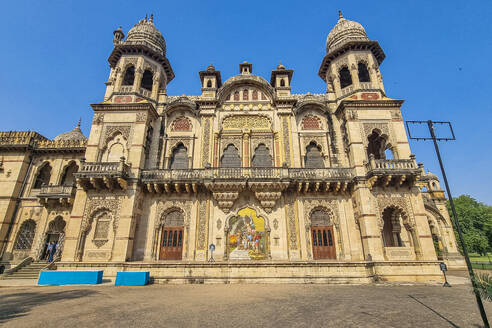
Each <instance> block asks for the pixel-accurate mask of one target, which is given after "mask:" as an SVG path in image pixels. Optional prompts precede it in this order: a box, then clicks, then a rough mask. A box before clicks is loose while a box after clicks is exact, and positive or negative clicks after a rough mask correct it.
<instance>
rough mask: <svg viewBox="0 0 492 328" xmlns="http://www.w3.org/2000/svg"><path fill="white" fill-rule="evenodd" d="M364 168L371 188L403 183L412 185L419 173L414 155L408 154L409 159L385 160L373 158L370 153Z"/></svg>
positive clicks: (395, 185) (397, 185)
mask: <svg viewBox="0 0 492 328" xmlns="http://www.w3.org/2000/svg"><path fill="white" fill-rule="evenodd" d="M366 169H367V178H368V185H369V188H371V189H372V188H374V187H376V186H379V187H388V186H394V187H400V186H403V185H404V184H406V185H407V186H408V187H412V186H413V185H414V184H415V182H416V180H417V179H418V177H419V175H420V173H421V171H420V169H419V168H418V166H417V162H416V160H415V155H410V159H396V160H386V159H374V155H372V154H371V155H370V156H369V162H368V163H366Z"/></svg>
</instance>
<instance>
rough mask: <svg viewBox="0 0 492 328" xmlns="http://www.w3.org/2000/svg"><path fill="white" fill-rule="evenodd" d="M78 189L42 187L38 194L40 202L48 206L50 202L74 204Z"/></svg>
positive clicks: (57, 186) (70, 187)
mask: <svg viewBox="0 0 492 328" xmlns="http://www.w3.org/2000/svg"><path fill="white" fill-rule="evenodd" d="M76 192H77V188H76V187H75V186H63V185H55V186H53V185H50V186H42V187H41V189H40V190H39V193H38V194H37V197H38V198H39V200H40V202H41V203H42V204H43V205H45V206H47V205H49V204H51V203H52V202H50V201H57V202H59V203H61V204H67V203H68V204H72V203H73V199H74V198H75V193H76Z"/></svg>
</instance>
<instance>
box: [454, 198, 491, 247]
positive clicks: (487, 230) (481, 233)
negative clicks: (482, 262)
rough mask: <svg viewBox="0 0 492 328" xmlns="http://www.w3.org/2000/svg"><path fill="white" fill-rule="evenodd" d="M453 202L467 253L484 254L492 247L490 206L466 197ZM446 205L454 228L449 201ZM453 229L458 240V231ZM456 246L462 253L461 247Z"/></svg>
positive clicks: (455, 199)
mask: <svg viewBox="0 0 492 328" xmlns="http://www.w3.org/2000/svg"><path fill="white" fill-rule="evenodd" d="M453 200H454V206H455V207H456V213H457V215H458V219H459V222H460V226H461V230H462V232H463V237H464V239H465V244H466V247H467V249H468V251H469V252H474V253H479V254H485V252H486V251H488V250H490V248H491V246H492V206H488V205H485V204H483V203H480V202H477V201H476V200H475V199H473V198H472V197H470V196H468V195H461V196H459V197H456V198H454V199H453ZM447 205H448V211H449V215H450V216H451V218H452V222H453V226H454V218H453V213H452V212H451V207H450V205H449V201H448V204H447ZM454 228H455V229H454V231H455V233H456V239H457V240H458V230H457V229H456V227H454ZM458 244H459V248H460V251H461V252H462V248H461V245H460V243H458Z"/></svg>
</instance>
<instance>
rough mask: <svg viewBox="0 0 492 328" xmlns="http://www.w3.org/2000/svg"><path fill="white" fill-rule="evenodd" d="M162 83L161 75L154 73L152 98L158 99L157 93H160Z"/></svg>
mask: <svg viewBox="0 0 492 328" xmlns="http://www.w3.org/2000/svg"><path fill="white" fill-rule="evenodd" d="M160 83H161V75H160V74H159V73H156V74H154V77H153V84H152V94H151V96H150V97H151V98H152V99H157V94H158V93H159V85H160Z"/></svg>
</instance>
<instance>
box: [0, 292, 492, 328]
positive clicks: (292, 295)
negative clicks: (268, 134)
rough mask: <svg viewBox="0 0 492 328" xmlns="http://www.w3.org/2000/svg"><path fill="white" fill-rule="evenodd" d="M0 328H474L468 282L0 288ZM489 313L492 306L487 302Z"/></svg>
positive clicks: (475, 318) (476, 319) (476, 324)
mask: <svg viewBox="0 0 492 328" xmlns="http://www.w3.org/2000/svg"><path fill="white" fill-rule="evenodd" d="M0 300H1V302H0V325H2V326H4V327H54V326H58V327H67V326H72V327H73V326H74V325H76V326H77V327H96V326H97V327H115V326H118V327H237V328H240V327H283V328H284V327H479V326H480V323H481V319H480V316H479V312H478V309H477V306H476V303H475V299H474V295H473V293H472V292H471V289H470V287H469V286H468V285H454V286H453V287H451V288H443V287H441V286H438V285H422V284H419V285H399V286H398V285H387V284H384V285H346V286H339V285H248V284H243V285H151V286H145V287H114V286H109V285H105V286H49V287H3V288H0ZM485 305H486V309H487V311H488V312H489V313H492V303H488V302H486V303H485Z"/></svg>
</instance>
